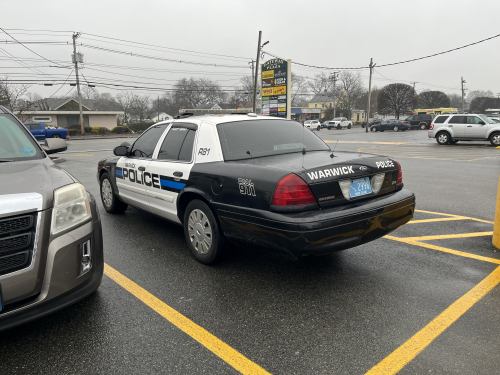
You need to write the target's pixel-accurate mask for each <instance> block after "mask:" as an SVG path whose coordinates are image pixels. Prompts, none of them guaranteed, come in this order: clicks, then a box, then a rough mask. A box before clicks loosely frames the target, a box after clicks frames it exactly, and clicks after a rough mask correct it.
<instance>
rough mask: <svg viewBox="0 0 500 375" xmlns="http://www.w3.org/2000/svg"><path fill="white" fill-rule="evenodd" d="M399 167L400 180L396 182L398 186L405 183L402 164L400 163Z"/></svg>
mask: <svg viewBox="0 0 500 375" xmlns="http://www.w3.org/2000/svg"><path fill="white" fill-rule="evenodd" d="M396 163H398V162H396ZM398 167H399V172H398V180H397V182H396V186H397V185H399V184H402V183H403V170H402V169H401V164H399V163H398Z"/></svg>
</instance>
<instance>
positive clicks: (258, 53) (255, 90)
mask: <svg viewBox="0 0 500 375" xmlns="http://www.w3.org/2000/svg"><path fill="white" fill-rule="evenodd" d="M261 40H262V31H259V44H258V45H257V62H256V64H255V68H256V69H257V71H256V72H255V81H254V86H253V113H257V80H258V77H259V58H260V43H261Z"/></svg>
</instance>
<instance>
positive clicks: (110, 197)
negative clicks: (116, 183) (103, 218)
mask: <svg viewBox="0 0 500 375" xmlns="http://www.w3.org/2000/svg"><path fill="white" fill-rule="evenodd" d="M101 201H102V205H103V206H104V209H105V210H106V211H107V212H109V213H110V214H121V213H122V212H124V211H125V210H126V209H127V207H128V204H126V203H124V202H122V201H121V200H119V199H118V198H117V197H116V195H115V192H114V190H113V185H112V184H111V180H110V178H109V174H107V173H104V174H103V175H102V176H101Z"/></svg>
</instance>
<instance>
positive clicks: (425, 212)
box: [415, 210, 459, 217]
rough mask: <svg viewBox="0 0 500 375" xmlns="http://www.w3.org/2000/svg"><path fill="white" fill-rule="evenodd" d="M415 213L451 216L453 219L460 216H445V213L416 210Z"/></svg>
mask: <svg viewBox="0 0 500 375" xmlns="http://www.w3.org/2000/svg"><path fill="white" fill-rule="evenodd" d="M415 212H423V213H424V214H432V215H443V216H451V217H456V216H459V215H453V214H443V213H441V212H434V211H424V210H415Z"/></svg>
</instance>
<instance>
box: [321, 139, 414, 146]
mask: <svg viewBox="0 0 500 375" xmlns="http://www.w3.org/2000/svg"><path fill="white" fill-rule="evenodd" d="M325 142H326V143H354V144H358V143H363V144H365V143H368V144H374V145H407V144H409V142H371V141H340V140H339V141H336V140H325Z"/></svg>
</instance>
